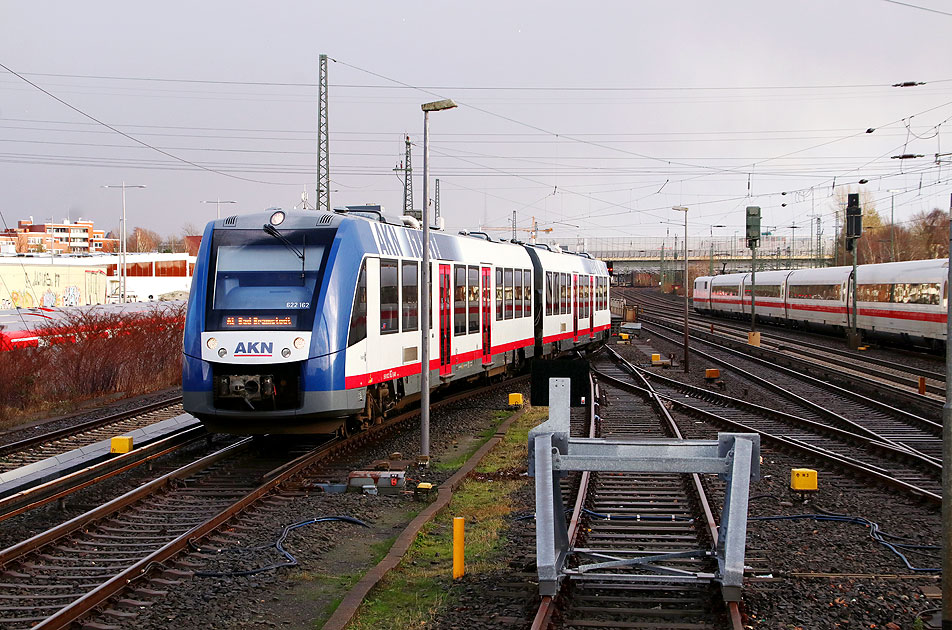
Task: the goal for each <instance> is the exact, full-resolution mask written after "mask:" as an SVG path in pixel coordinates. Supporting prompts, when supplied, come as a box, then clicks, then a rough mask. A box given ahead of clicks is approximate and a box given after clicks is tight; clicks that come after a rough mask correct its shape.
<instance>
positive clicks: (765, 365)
mask: <svg viewBox="0 0 952 630" xmlns="http://www.w3.org/2000/svg"><path fill="white" fill-rule="evenodd" d="M649 327H655V328H656V329H659V328H662V329H666V330H669V331H672V330H673V327H666V326H662V325H660V324H649ZM652 334H654V335H655V337H656V338H659V339H662V340H665V341H667V342H669V343H673V344H680V343H681V341H680V340H679V339H675V338H674V337H670V336H667V335H665V334H663V333H661V332H657V331H655V332H653V333H652ZM692 339H694V340H695V346H694V347H693V348H691V352H693V353H695V354H696V355H698V356H700V357H702V358H704V359H706V360H708V361H711V362H712V363H713V364H715V365H720V366H722V367H725V368H727V369H728V370H730V371H731V373H732V374H736V375H739V376H741V377H742V378H744V379H745V380H748V381H751V382H753V383H756V384H757V385H759V386H762V387H765V388H766V389H768V390H770V391H771V392H773V393H776V394H778V395H779V396H781V397H782V398H783V399H784V401H785V402H784V405H785V410H786V411H789V412H791V413H795V414H796V415H798V416H800V417H802V418H805V419H808V420H814V421H816V422H821V423H825V424H830V425H831V426H836V427H839V428H842V429H845V430H847V431H853V432H857V433H860V434H865V435H867V436H868V437H871V438H873V439H878V440H881V441H883V442H885V443H887V444H891V445H893V446H896V447H899V448H903V449H905V450H908V451H910V452H913V453H919V454H922V455H925V456H926V457H929V458H931V459H933V460H934V461H935V462H940V461H941V458H942V440H941V435H942V431H941V424H940V423H938V422H936V421H934V420H930V419H929V418H925V417H922V416H919V415H916V414H913V413H910V412H908V411H905V410H903V409H899V408H897V407H893V406H891V405H888V404H885V403H883V402H881V401H880V400H877V399H876V398H872V397H869V396H864V395H862V394H858V393H857V392H855V391H851V390H849V389H846V388H843V387H840V386H837V385H834V384H832V383H828V382H825V381H823V380H820V379H818V378H814V377H811V376H809V375H805V374H800V373H799V372H797V371H796V370H792V369H790V368H785V367H783V366H780V365H777V364H775V363H772V362H770V361H768V360H766V359H762V358H758V357H753V356H750V355H748V354H746V353H745V352H742V351H738V350H735V349H732V348H728V347H724V346H720V345H718V344H717V343H715V342H713V341H710V340H707V339H705V338H702V337H696V336H692ZM698 342H699V343H700V344H701V345H702V346H703V347H704V348H705V350H703V351H702V350H701V349H700V348H698V347H697V345H698ZM767 375H774V376H771V377H770V378H768V377H767ZM778 381H779V383H778ZM788 404H789V405H792V408H791V407H788V406H787V405H788Z"/></svg>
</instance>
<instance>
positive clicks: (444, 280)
mask: <svg viewBox="0 0 952 630" xmlns="http://www.w3.org/2000/svg"><path fill="white" fill-rule="evenodd" d="M452 300H453V295H452V286H451V284H450V266H449V265H440V376H449V375H450V374H452V373H453V346H452V343H453V318H452V313H451V309H452V306H453V302H452Z"/></svg>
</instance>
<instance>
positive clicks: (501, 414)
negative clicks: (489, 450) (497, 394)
mask: <svg viewBox="0 0 952 630" xmlns="http://www.w3.org/2000/svg"><path fill="white" fill-rule="evenodd" d="M513 413H514V412H513V411H509V410H504V409H499V410H497V411H494V412H493V413H492V416H491V418H490V422H489V426H488V427H486V428H485V429H483V430H482V431H481V432H480V433H479V434H478V435H476V436H475V437H474V438H471V439H470V440H468V441H466V442H465V443H464V444H463V449H462V450H461V451H460V452H459V453H457V454H455V455H453V456H452V457H449V458H447V459H442V458H441V459H439V460H437V461H435V462H433V468H434V470H457V469H458V468H460V467H461V466H462V465H463V464H464V463H465V462H466V460H468V459H469V458H470V457H472V455H473V453H475V452H476V451H478V450H479V449H480V447H482V445H483V444H485V443H486V442H487V441H488V440H489V438H491V437H492V436H493V435H495V433H496V427H498V426H499V425H500V424H502V423H503V422H504V421H505V420H507V419H508V418H509V417H510V416H512V414H513Z"/></svg>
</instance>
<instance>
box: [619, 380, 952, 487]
mask: <svg viewBox="0 0 952 630" xmlns="http://www.w3.org/2000/svg"><path fill="white" fill-rule="evenodd" d="M618 383H619V384H620V386H621V387H622V388H623V389H627V390H629V391H632V392H635V393H639V394H640V395H642V396H644V397H646V398H650V396H651V393H650V390H648V389H646V388H643V387H639V386H638V385H635V384H632V383H624V382H621V381H618ZM659 397H660V398H661V399H662V400H664V401H666V402H668V403H669V404H671V405H672V406H674V407H677V408H679V409H681V410H682V411H684V412H685V413H688V414H689V415H694V416H697V417H700V418H703V419H705V420H708V421H712V422H714V423H717V424H720V425H721V426H725V427H728V428H729V429H731V430H734V431H740V432H746V433H757V434H758V435H760V436H761V438H762V439H763V440H765V441H771V442H774V443H776V444H778V445H780V446H784V447H787V448H789V449H791V450H793V451H796V452H798V453H801V454H803V455H808V456H810V457H813V458H816V459H819V460H821V461H824V462H827V463H830V464H833V465H834V466H837V467H839V468H845V469H846V470H848V471H850V472H853V473H856V474H859V475H861V476H865V477H872V478H874V479H876V480H878V481H880V482H882V483H885V484H888V485H890V486H893V487H895V488H897V489H899V490H903V491H906V492H909V493H912V494H914V495H917V496H921V497H923V498H924V499H926V500H927V501H928V502H930V503H933V504H936V505H940V504H941V503H942V497H941V495H938V494H936V493H934V492H931V491H929V490H926V489H924V488H920V487H918V486H915V485H913V484H910V483H908V482H905V481H902V480H901V479H896V478H895V477H892V476H890V475H887V474H884V473H882V472H879V471H878V470H875V469H873V468H871V467H869V466H866V465H863V464H862V463H859V462H853V461H849V460H846V459H844V458H843V457H842V456H839V455H837V454H835V453H825V452H822V451H819V450H817V449H816V448H815V447H812V446H810V445H808V444H805V443H803V442H800V441H798V440H795V439H791V438H786V437H783V436H780V435H775V434H772V433H768V432H765V431H761V430H758V429H756V428H754V427H751V426H749V425H746V424H744V423H742V422H737V421H736V420H731V419H729V418H725V417H723V416H720V415H717V414H714V413H711V412H708V411H705V410H703V409H698V408H697V407H694V406H691V405H689V404H687V403H684V402H682V401H681V400H679V399H677V398H671V397H668V396H659Z"/></svg>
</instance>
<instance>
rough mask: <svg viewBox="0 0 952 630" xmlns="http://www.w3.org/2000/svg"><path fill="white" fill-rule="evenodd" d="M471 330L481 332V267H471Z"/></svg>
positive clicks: (468, 295) (468, 299)
mask: <svg viewBox="0 0 952 630" xmlns="http://www.w3.org/2000/svg"><path fill="white" fill-rule="evenodd" d="M467 301H468V303H469V307H468V310H469V332H471V333H476V332H479V267H469V293H468V294H467Z"/></svg>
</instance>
